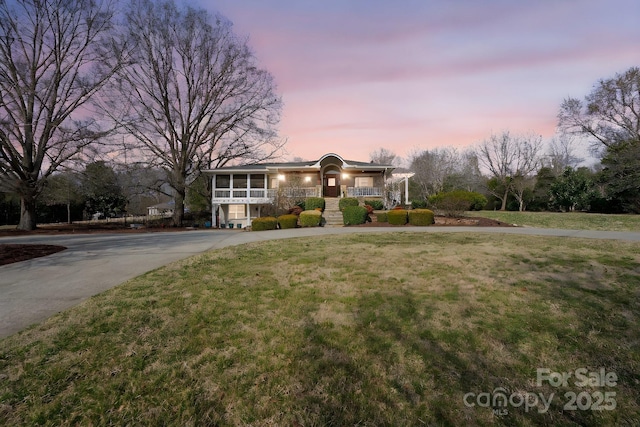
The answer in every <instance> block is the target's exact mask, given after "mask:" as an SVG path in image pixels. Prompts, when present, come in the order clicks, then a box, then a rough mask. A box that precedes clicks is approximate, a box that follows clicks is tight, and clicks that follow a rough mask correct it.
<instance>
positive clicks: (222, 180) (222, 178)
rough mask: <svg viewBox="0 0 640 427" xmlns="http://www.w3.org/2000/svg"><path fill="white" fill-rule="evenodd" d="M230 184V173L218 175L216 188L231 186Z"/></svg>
mask: <svg viewBox="0 0 640 427" xmlns="http://www.w3.org/2000/svg"><path fill="white" fill-rule="evenodd" d="M230 184H231V177H230V175H216V188H229V185H230Z"/></svg>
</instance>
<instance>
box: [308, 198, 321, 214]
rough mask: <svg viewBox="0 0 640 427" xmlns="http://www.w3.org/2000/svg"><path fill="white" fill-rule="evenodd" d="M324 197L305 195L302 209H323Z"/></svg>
mask: <svg viewBox="0 0 640 427" xmlns="http://www.w3.org/2000/svg"><path fill="white" fill-rule="evenodd" d="M324 205H325V203H324V199H323V198H322V197H307V199H306V200H305V201H304V209H305V210H307V211H312V210H314V209H318V208H320V209H322V210H323V211H324Z"/></svg>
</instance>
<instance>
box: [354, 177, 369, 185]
mask: <svg viewBox="0 0 640 427" xmlns="http://www.w3.org/2000/svg"><path fill="white" fill-rule="evenodd" d="M355 179H356V182H355V186H356V187H373V177H372V176H356V178H355Z"/></svg>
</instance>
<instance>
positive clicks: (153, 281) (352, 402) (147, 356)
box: [0, 232, 640, 425]
mask: <svg viewBox="0 0 640 427" xmlns="http://www.w3.org/2000/svg"><path fill="white" fill-rule="evenodd" d="M638 285H640V245H638V244H632V243H617V242H609V241H603V242H599V243H598V244H597V245H594V244H593V241H587V240H579V239H543V238H536V237H530V236H527V237H524V236H522V237H521V236H503V235H495V236H491V238H490V239H487V236H486V235H459V234H456V235H449V234H447V235H444V234H434V235H432V234H429V235H424V234H411V233H403V232H398V233H394V234H393V235H390V234H385V235H369V234H368V235H350V236H347V237H345V236H327V237H322V238H314V239H294V240H287V241H277V242H276V241H273V242H264V243H259V244H249V245H243V246H239V247H234V248H228V249H225V250H223V251H213V252H210V253H207V254H204V255H201V256H197V257H194V258H191V259H189V260H187V261H184V262H181V263H176V264H172V265H169V266H167V267H165V268H162V269H159V270H156V271H153V272H150V273H148V274H146V275H144V276H141V277H139V278H137V279H135V280H132V281H130V282H128V283H126V284H124V285H122V286H119V287H117V288H115V289H113V290H111V291H109V292H106V293H104V294H101V295H99V296H96V297H94V298H92V299H90V300H89V301H87V302H86V303H84V304H82V305H80V306H78V307H76V308H74V309H72V310H69V311H66V312H63V313H61V314H59V315H57V316H55V317H53V318H51V319H50V320H48V321H47V322H45V323H43V324H41V325H37V326H36V327H34V328H32V329H30V330H28V331H27V332H25V333H21V334H17V335H15V336H12V337H9V338H8V339H5V340H3V341H0V402H1V406H0V424H3V425H23V424H29V425H31V424H49V425H65V424H84V425H88V424H111V423H113V424H135V425H157V424H167V425H214V424H218V425H246V424H250V425H354V424H359V425H422V424H432V425H495V424H504V425H614V424H617V425H625V424H626V425H632V423H633V421H634V420H638V419H640V408H639V407H638V403H637V402H640V387H639V382H640V374H639V372H640V351H639V350H640V349H639V342H640V304H639V300H638V297H639V295H640V293H639V292H640V291H639V290H638ZM539 367H540V368H545V367H546V368H549V369H551V370H552V371H573V370H575V369H577V368H580V367H586V368H588V369H589V370H598V369H600V368H605V369H606V370H607V371H613V372H615V373H616V374H617V376H618V377H619V382H618V385H617V386H616V387H613V388H611V387H605V388H598V387H587V388H578V387H576V386H574V385H573V384H572V383H570V384H569V386H568V387H560V388H551V387H549V386H548V385H544V386H542V387H539V386H537V385H536V382H535V380H536V368H539ZM500 387H502V388H504V389H506V390H507V391H508V393H509V394H511V393H523V392H527V391H528V392H531V393H544V394H545V396H547V397H548V396H549V395H550V393H554V394H555V398H554V400H553V404H552V406H551V409H550V411H549V413H538V411H537V410H536V409H535V408H533V409H531V410H529V411H528V412H525V410H524V408H522V407H521V408H513V407H511V408H509V409H508V410H509V414H508V415H506V416H503V417H495V416H494V415H492V412H491V410H490V409H488V408H480V407H477V406H476V407H473V408H470V407H467V406H465V405H464V403H463V396H464V395H465V393H469V392H473V393H476V394H478V393H482V392H492V391H493V390H495V389H497V388H500ZM567 391H569V392H570V391H573V392H576V393H579V392H584V391H587V392H589V393H593V392H597V391H609V392H611V391H613V392H616V403H617V408H616V409H615V410H613V411H563V410H562V407H563V405H564V404H565V403H567V399H566V398H565V397H564V393H565V392H567Z"/></svg>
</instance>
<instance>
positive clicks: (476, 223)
mask: <svg viewBox="0 0 640 427" xmlns="http://www.w3.org/2000/svg"><path fill="white" fill-rule="evenodd" d="M435 222H436V223H435V224H434V225H433V226H435V227H513V225H512V224H508V223H506V222H502V221H496V220H494V219H489V218H476V217H473V218H472V217H461V218H449V217H446V216H436V217H435ZM433 226H432V227H433ZM349 227H400V228H402V227H411V225H410V224H406V225H392V224H389V223H388V222H376V221H375V220H374V221H373V222H367V223H364V224H361V225H350V226H349Z"/></svg>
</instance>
